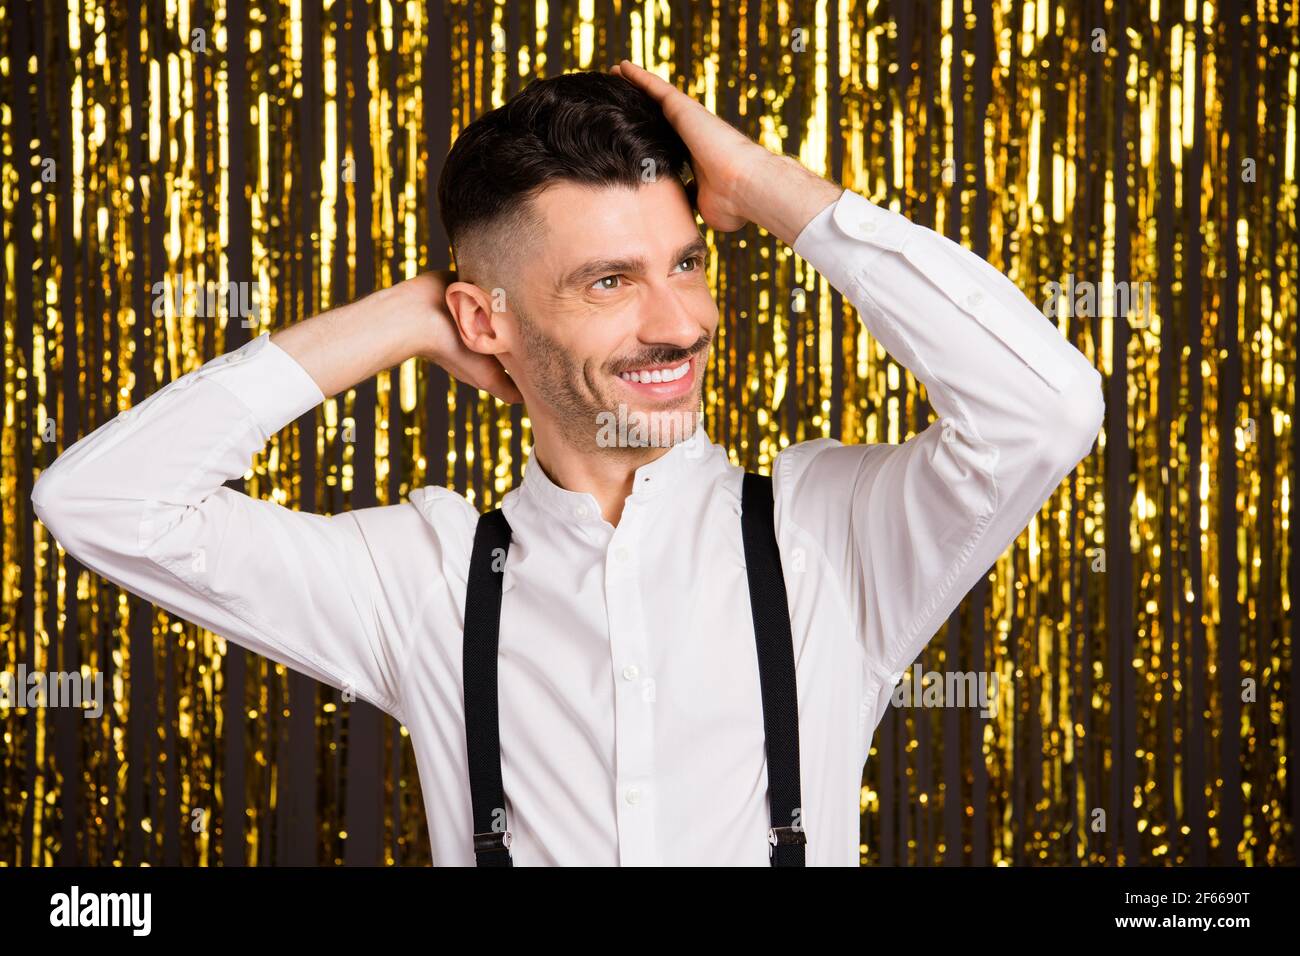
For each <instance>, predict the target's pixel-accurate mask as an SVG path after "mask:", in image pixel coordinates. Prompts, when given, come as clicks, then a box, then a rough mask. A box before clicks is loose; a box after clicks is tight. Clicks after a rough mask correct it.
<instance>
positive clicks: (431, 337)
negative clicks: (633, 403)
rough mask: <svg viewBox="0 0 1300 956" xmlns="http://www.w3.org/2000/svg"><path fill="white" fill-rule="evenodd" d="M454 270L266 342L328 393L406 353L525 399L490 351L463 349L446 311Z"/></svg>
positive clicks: (423, 277)
mask: <svg viewBox="0 0 1300 956" xmlns="http://www.w3.org/2000/svg"><path fill="white" fill-rule="evenodd" d="M454 278H455V275H454V273H451V272H448V271H440V270H431V271H429V272H423V273H421V274H419V275H417V276H414V277H412V278H410V279H406V280H405V281H402V282H399V283H397V284H396V285H394V286H390V287H389V288H387V289H380V290H378V291H377V292H372V293H371V294H370V295H368V296H365V297H364V298H361V299H358V300H357V301H355V302H349V303H347V304H346V305H341V306H338V307H337V308H334V309H330V310H329V311H328V312H322V313H321V314H320V315H316V316H313V317H312V318H310V319H306V320H305V321H302V322H298V323H295V324H294V325H291V326H289V327H288V328H284V329H280V330H279V331H278V332H275V333H273V334H272V335H271V341H273V342H274V343H275V344H276V345H277V346H279V347H280V348H282V349H284V350H285V352H287V353H288V354H289V355H290V356H291V357H293V358H294V359H295V360H297V362H298V364H300V365H301V366H302V367H303V368H304V369H306V371H307V374H309V375H310V376H311V377H312V379H313V380H314V381H315V382H316V384H317V385H318V386H319V387H320V390H321V393H322V394H323V395H324V396H325V397H326V398H329V397H330V396H332V395H337V394H338V393H339V392H342V391H345V390H347V389H349V388H351V387H352V386H354V385H356V384H357V383H358V382H363V381H365V380H366V379H368V378H370V377H371V376H373V375H375V374H377V373H379V372H382V371H383V370H384V369H389V368H392V367H393V366H395V365H400V364H401V363H402V362H405V361H406V360H407V359H408V358H411V357H412V356H418V357H420V358H423V359H427V360H428V361H430V362H433V363H434V364H436V365H438V366H439V367H441V368H443V369H445V370H446V372H447V374H448V375H451V376H452V377H453V378H455V379H457V380H458V381H462V382H465V383H466V384H467V385H472V386H474V387H475V388H481V389H483V390H484V391H486V392H489V393H491V394H492V395H494V396H496V397H497V398H498V399H500V400H501V401H503V402H507V403H511V404H514V403H518V402H522V401H523V400H524V399H523V396H522V395H521V394H520V393H519V389H518V388H517V387H516V386H515V383H514V381H513V380H512V379H511V378H510V376H509V375H508V374H507V373H506V370H505V369H504V368H503V367H502V366H501V363H500V362H498V361H497V359H496V357H495V356H491V355H480V354H478V353H476V352H471V351H470V350H469V349H467V348H465V345H464V343H462V342H461V339H460V335H459V333H458V332H457V330H456V324H455V322H453V321H452V318H451V316H450V314H449V313H448V311H447V308H446V302H445V300H444V292H445V291H446V288H447V286H448V285H449V284H450V282H452V281H454Z"/></svg>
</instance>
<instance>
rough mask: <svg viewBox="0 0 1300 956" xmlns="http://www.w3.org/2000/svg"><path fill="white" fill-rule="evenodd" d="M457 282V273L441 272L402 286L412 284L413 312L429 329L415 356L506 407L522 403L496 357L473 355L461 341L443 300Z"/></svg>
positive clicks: (474, 353) (432, 272) (414, 279)
mask: <svg viewBox="0 0 1300 956" xmlns="http://www.w3.org/2000/svg"><path fill="white" fill-rule="evenodd" d="M455 281H456V273H455V272H453V271H451V270H449V269H440V270H433V271H430V272H422V273H420V274H419V275H417V276H415V277H413V278H411V279H407V280H406V281H405V282H402V283H399V288H400V286H404V285H407V284H408V283H410V284H411V286H412V288H411V291H412V293H413V295H412V302H413V303H415V304H414V305H413V308H415V309H416V310H417V311H418V312H419V314H420V315H421V316H422V317H423V318H424V320H425V323H426V327H427V333H428V339H427V342H426V344H425V345H423V346H422V347H421V349H420V350H419V352H417V353H416V354H418V355H419V356H420V357H421V358H425V359H428V360H429V361H430V362H433V363H434V364H435V365H437V366H439V367H441V368H442V369H444V370H446V372H447V374H448V375H450V376H451V377H452V378H454V379H456V380H457V381H461V382H464V383H465V384H467V385H473V386H474V387H475V388H481V389H483V391H485V392H489V393H490V394H492V395H494V396H495V397H496V398H498V399H500V400H501V401H503V402H506V403H507V404H510V405H514V404H517V403H520V402H522V401H523V400H524V397H523V396H522V395H521V394H520V393H519V388H518V387H517V386H516V385H515V382H514V379H512V378H511V377H510V375H509V373H508V372H506V370H505V368H504V367H503V366H502V365H501V363H500V362H499V361H498V360H497V358H496V356H495V355H483V354H480V353H478V352H471V351H470V350H469V349H468V348H466V347H465V343H464V342H463V341H462V340H461V337H460V333H459V331H458V330H457V329H456V323H455V321H454V320H453V319H452V317H451V314H450V313H449V312H448V311H447V306H446V301H445V299H444V293H445V292H446V290H447V286H449V285H451V283H453V282H455Z"/></svg>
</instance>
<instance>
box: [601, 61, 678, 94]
mask: <svg viewBox="0 0 1300 956" xmlns="http://www.w3.org/2000/svg"><path fill="white" fill-rule="evenodd" d="M614 69H615V70H616V71H617V72H618V75H619V76H621V77H623V79H625V80H629V81H630V82H632V83H635V84H636V85H637V86H639V87H640V88H641V89H642V90H644V91H645V92H647V93H649V94H650V96H652V97H653V98H654V99H655V100H656V101H658V102H659V103H660V104H662V103H663V102H664V101H665V100H666V99H668V98H669V97H670V96H672V95H673V94H674V93H681V90H679V89H677V87H675V86H673V85H672V84H671V83H668V82H667V81H665V80H663V79H661V78H660V77H658V76H656V75H655V74H653V73H651V72H650V71H649V70H643V69H641V67H639V66H637V65H636V64H635V63H633V62H632V61H631V60H620V61H619V64H618V65H617V66H616V67H614ZM683 95H685V94H683Z"/></svg>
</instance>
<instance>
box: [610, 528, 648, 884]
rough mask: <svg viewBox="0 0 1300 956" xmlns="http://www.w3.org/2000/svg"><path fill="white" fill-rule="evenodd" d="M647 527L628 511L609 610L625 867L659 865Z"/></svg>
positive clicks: (616, 549) (614, 542) (616, 542)
mask: <svg viewBox="0 0 1300 956" xmlns="http://www.w3.org/2000/svg"><path fill="white" fill-rule="evenodd" d="M641 525H642V522H641V521H639V520H638V518H637V516H636V515H635V514H634V513H633V512H632V511H631V510H628V511H625V512H624V514H623V517H622V519H621V520H620V522H619V525H618V527H617V528H616V529H615V531H614V534H613V535H612V536H611V538H610V541H609V547H608V550H607V552H606V561H605V606H606V608H607V614H608V619H609V642H610V655H611V663H612V665H613V668H614V672H615V674H616V675H617V677H618V679H617V680H615V682H614V750H615V755H614V756H615V792H616V793H617V794H618V801H617V804H616V805H617V808H618V809H617V825H618V845H619V859H620V862H621V863H622V864H623V865H624V866H627V865H632V866H638V865H640V866H645V865H654V864H656V863H657V862H658V848H657V845H656V844H657V841H656V839H655V814H654V704H653V703H652V702H651V701H652V700H653V698H652V697H651V698H650V699H649V700H648V699H647V695H646V694H645V693H644V691H643V686H642V685H643V684H644V682H645V680H646V679H647V675H646V671H645V667H644V664H645V661H646V660H647V659H648V651H649V645H648V641H647V635H646V630H645V620H646V618H645V614H644V613H643V608H642V601H641V589H640V581H639V576H640V575H639V569H640V565H639V561H638V557H637V548H636V544H635V543H636V541H637V537H638V535H639V533H640V528H641Z"/></svg>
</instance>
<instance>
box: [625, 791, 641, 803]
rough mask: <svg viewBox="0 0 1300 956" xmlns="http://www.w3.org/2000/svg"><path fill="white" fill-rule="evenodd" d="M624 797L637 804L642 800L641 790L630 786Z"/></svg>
mask: <svg viewBox="0 0 1300 956" xmlns="http://www.w3.org/2000/svg"><path fill="white" fill-rule="evenodd" d="M623 799H625V800H626V801H627V802H628V803H631V804H634V805H635V804H637V803H640V802H641V791H640V790H638V789H637V788H636V787H628V788H627V793H625V794H623Z"/></svg>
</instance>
